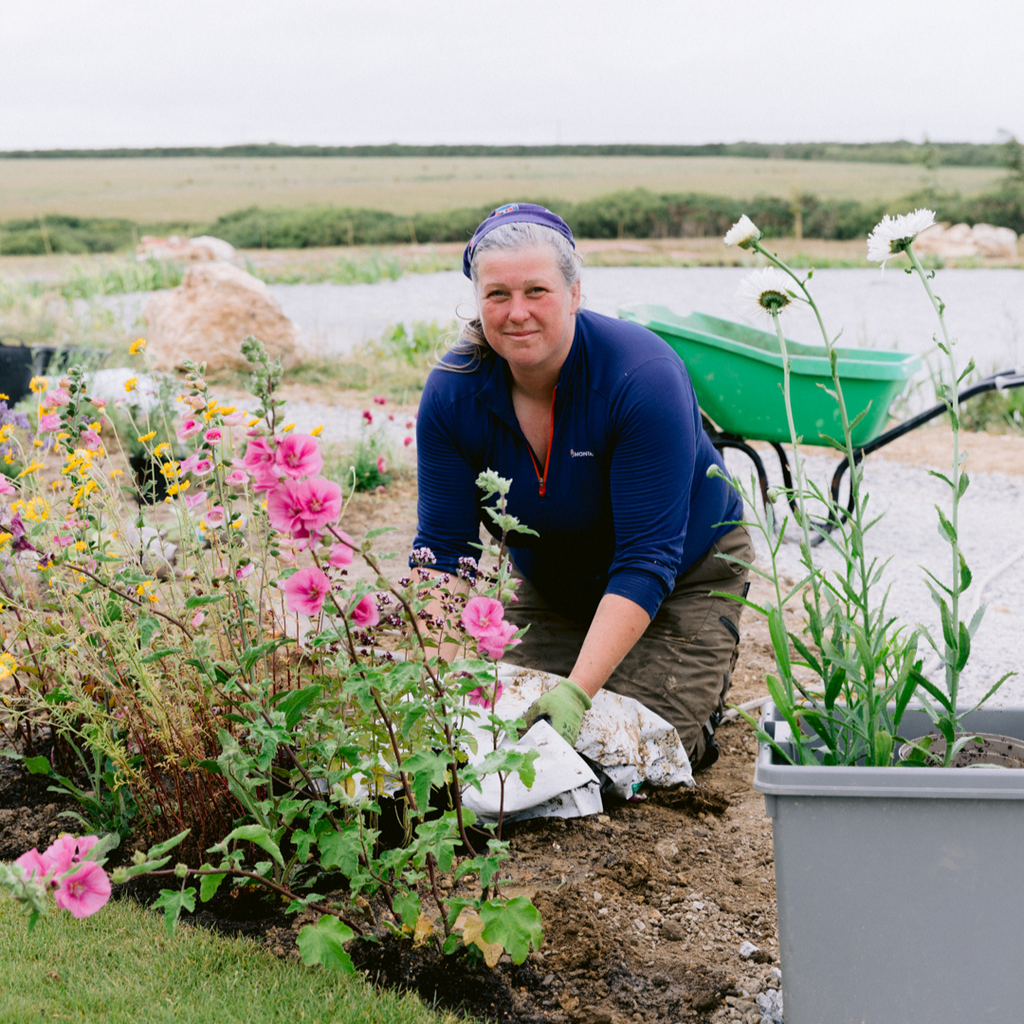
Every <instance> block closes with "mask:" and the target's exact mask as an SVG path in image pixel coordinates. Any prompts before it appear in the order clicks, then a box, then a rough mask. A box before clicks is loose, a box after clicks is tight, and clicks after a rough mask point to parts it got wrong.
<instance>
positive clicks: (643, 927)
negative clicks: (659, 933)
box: [633, 917, 647, 932]
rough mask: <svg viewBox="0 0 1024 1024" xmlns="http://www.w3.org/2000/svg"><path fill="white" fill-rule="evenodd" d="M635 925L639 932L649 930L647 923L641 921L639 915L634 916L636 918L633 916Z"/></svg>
mask: <svg viewBox="0 0 1024 1024" xmlns="http://www.w3.org/2000/svg"><path fill="white" fill-rule="evenodd" d="M633 927H634V928H635V929H636V930H637V931H638V932H645V931H647V925H645V924H644V923H643V921H641V920H640V918H639V917H634V918H633Z"/></svg>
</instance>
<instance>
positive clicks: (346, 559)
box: [329, 530, 356, 569]
mask: <svg viewBox="0 0 1024 1024" xmlns="http://www.w3.org/2000/svg"><path fill="white" fill-rule="evenodd" d="M338 536H339V537H340V538H341V539H342V541H344V543H338V544H332V545H331V555H330V559H329V560H330V564H331V565H333V566H334V568H335V569H343V568H344V567H345V566H346V565H351V564H352V558H353V555H354V554H355V546H356V542H355V541H354V540H353V539H352V538H351V537H350V536H349V535H348V534H347V533H346V532H345V531H344V530H338Z"/></svg>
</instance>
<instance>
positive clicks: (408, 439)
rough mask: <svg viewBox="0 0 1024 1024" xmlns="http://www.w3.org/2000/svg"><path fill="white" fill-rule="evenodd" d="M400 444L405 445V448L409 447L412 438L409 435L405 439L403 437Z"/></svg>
mask: <svg viewBox="0 0 1024 1024" xmlns="http://www.w3.org/2000/svg"><path fill="white" fill-rule="evenodd" d="M402 444H404V445H405V447H406V448H408V447H409V445H411V444H412V438H411V437H407V438H406V439H405V440H404V441H403V442H402Z"/></svg>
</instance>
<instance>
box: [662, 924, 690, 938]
mask: <svg viewBox="0 0 1024 1024" xmlns="http://www.w3.org/2000/svg"><path fill="white" fill-rule="evenodd" d="M661 937H662V938H663V939H668V941H669V942H682V941H683V939H685V938H686V929H685V928H684V927H683V926H682V925H681V924H680V923H679V922H678V921H666V922H665V923H664V924H663V925H662V926H661Z"/></svg>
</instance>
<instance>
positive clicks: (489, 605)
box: [462, 597, 505, 640]
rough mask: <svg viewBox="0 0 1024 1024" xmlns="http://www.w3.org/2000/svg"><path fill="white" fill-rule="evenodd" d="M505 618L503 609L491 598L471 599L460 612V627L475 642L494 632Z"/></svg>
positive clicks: (499, 603)
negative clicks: (461, 626)
mask: <svg viewBox="0 0 1024 1024" xmlns="http://www.w3.org/2000/svg"><path fill="white" fill-rule="evenodd" d="M504 618H505V609H504V608H503V607H502V605H501V602H500V601H496V600H495V599H494V598H493V597H471V598H470V599H469V600H468V601H467V602H466V607H465V608H464V609H463V610H462V625H463V627H464V628H465V630H466V632H467V633H468V634H469V635H470V636H471V637H473V638H474V639H476V640H479V639H480V638H481V637H482V636H486V635H488V634H489V633H494V632H496V631H497V630H498V629H499V628H500V627H501V623H502V621H503V620H504Z"/></svg>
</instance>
